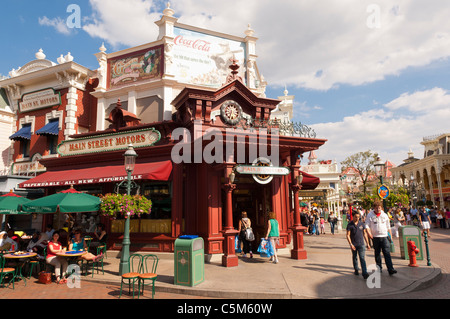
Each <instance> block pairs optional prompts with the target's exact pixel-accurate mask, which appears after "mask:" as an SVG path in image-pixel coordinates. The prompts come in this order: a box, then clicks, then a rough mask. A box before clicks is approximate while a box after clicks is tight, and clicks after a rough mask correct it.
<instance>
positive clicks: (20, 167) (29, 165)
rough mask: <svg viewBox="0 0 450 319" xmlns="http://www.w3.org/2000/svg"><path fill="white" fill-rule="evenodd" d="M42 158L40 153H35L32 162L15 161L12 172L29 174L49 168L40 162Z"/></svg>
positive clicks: (13, 173)
mask: <svg viewBox="0 0 450 319" xmlns="http://www.w3.org/2000/svg"><path fill="white" fill-rule="evenodd" d="M41 158H42V156H41V155H40V154H35V155H34V156H33V158H32V159H31V162H22V163H14V164H13V165H12V167H11V174H12V175H29V174H33V173H42V172H45V171H46V170H47V168H46V167H45V166H44V165H42V164H41V163H40V162H39V160H40V159H41Z"/></svg>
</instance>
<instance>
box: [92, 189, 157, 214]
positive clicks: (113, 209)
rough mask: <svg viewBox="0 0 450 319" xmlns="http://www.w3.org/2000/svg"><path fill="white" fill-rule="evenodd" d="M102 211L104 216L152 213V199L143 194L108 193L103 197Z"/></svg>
mask: <svg viewBox="0 0 450 319" xmlns="http://www.w3.org/2000/svg"><path fill="white" fill-rule="evenodd" d="M101 200H102V202H101V205H100V212H101V214H102V215H104V216H111V217H117V215H120V216H124V217H125V218H126V217H127V216H134V215H136V216H138V217H140V216H141V214H150V213H151V210H152V201H151V200H150V199H147V198H146V197H145V196H141V195H123V194H106V195H104V196H102V197H101Z"/></svg>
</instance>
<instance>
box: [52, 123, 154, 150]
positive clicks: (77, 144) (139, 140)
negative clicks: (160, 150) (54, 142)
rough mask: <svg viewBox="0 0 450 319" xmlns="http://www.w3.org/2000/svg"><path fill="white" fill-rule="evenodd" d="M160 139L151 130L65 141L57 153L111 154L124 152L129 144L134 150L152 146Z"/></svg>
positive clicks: (59, 146)
mask: <svg viewBox="0 0 450 319" xmlns="http://www.w3.org/2000/svg"><path fill="white" fill-rule="evenodd" d="M160 139H161V133H160V132H159V131H157V130H155V129H153V128H151V129H145V130H137V131H131V132H130V131H129V132H124V133H114V134H104V135H99V136H96V137H86V138H79V139H74V140H66V141H63V142H62V143H61V144H59V145H58V149H57V151H58V153H59V154H60V155H61V156H71V155H84V154H90V153H101V152H111V151H117V150H125V149H126V148H127V147H128V145H130V144H132V145H133V147H134V148H140V147H146V146H152V145H154V144H155V143H156V142H158V141H159V140H160Z"/></svg>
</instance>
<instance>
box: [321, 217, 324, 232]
mask: <svg viewBox="0 0 450 319" xmlns="http://www.w3.org/2000/svg"><path fill="white" fill-rule="evenodd" d="M320 233H321V234H325V219H324V218H323V217H320Z"/></svg>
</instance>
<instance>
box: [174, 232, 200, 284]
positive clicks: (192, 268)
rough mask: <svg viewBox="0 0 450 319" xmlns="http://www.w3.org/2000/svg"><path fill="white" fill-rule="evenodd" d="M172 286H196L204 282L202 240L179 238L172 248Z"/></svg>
mask: <svg viewBox="0 0 450 319" xmlns="http://www.w3.org/2000/svg"><path fill="white" fill-rule="evenodd" d="M173 256H174V284H175V285H180V286H190V287H193V286H196V285H198V284H200V283H202V282H203V281H204V280H205V250H204V243H203V238H201V237H198V236H195V235H185V236H180V237H179V238H177V239H176V240H175V247H174V254H173Z"/></svg>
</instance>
